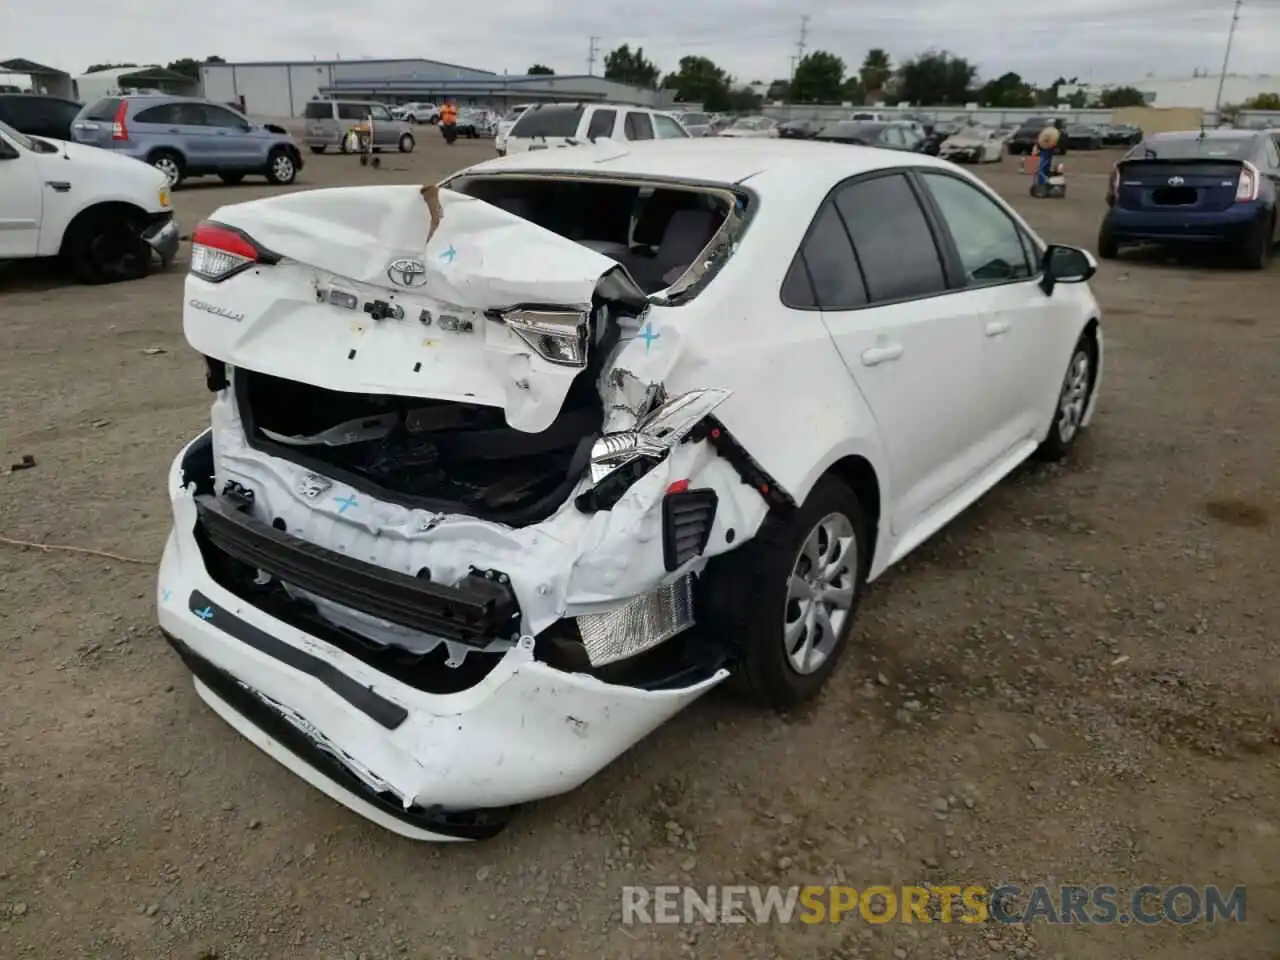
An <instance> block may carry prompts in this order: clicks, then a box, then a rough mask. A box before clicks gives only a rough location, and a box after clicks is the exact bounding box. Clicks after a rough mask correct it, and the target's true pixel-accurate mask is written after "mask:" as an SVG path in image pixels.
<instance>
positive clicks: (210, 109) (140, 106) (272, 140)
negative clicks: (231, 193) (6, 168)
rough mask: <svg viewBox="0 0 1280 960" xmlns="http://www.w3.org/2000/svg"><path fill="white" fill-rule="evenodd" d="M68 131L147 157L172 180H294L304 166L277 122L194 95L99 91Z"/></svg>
mask: <svg viewBox="0 0 1280 960" xmlns="http://www.w3.org/2000/svg"><path fill="white" fill-rule="evenodd" d="M71 137H72V139H73V140H75V142H76V143H84V144H88V145H90V146H94V147H102V148H103V149H105V150H111V151H112V152H114V153H119V154H123V155H124V156H128V157H133V158H134V159H136V160H141V161H143V162H144V163H149V164H151V165H152V166H153V167H155V168H156V169H157V170H159V171H160V172H161V173H163V174H164V175H165V176H166V177H168V178H169V184H170V185H171V186H177V185H178V184H179V183H181V182H182V181H183V180H186V179H187V178H188V177H203V176H211V175H216V176H218V177H220V178H222V181H223V182H224V183H239V182H240V181H241V180H243V179H244V178H245V177H246V176H264V177H266V178H267V180H269V181H270V182H271V183H279V184H285V183H293V181H294V179H296V178H297V176H298V171H299V170H301V169H302V154H301V152H300V151H299V150H298V145H297V144H296V143H294V141H293V137H291V136H289V132H288V131H287V130H285V129H284V128H283V127H278V126H276V125H275V124H271V123H267V124H259V123H254V122H253V121H252V120H250V119H249V118H248V117H246V116H245V115H244V114H243V113H240V112H239V111H237V110H234V109H232V108H231V107H228V106H227V105H226V104H222V103H213V102H211V101H209V100H199V99H196V98H194V97H170V96H129V97H104V98H102V99H101V100H97V101H95V102H94V103H91V104H89V105H88V106H87V107H85V108H84V109H82V110H81V111H80V112H79V114H77V115H76V118H75V120H73V121H72V122H71Z"/></svg>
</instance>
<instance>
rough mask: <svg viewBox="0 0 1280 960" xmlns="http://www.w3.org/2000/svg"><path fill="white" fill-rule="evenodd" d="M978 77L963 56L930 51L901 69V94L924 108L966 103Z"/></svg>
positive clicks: (905, 64)
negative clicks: (935, 105)
mask: <svg viewBox="0 0 1280 960" xmlns="http://www.w3.org/2000/svg"><path fill="white" fill-rule="evenodd" d="M977 76H978V69H977V67H975V66H974V65H973V64H971V63H970V62H969V61H968V60H966V59H964V58H963V57H957V56H954V55H953V54H951V53H948V52H947V51H946V50H934V49H929V50H926V51H925V52H924V53H922V54H920V55H919V56H917V57H916V58H915V59H913V60H908V61H907V62H906V63H904V64H902V65H901V66H899V67H898V79H899V81H900V89H899V90H898V94H899V96H900V97H901V98H902V99H903V100H906V101H907V102H909V103H915V104H920V105H922V106H930V105H934V104H951V103H954V104H963V103H967V102H968V100H969V91H970V89H971V88H972V87H973V82H974V80H975V79H977Z"/></svg>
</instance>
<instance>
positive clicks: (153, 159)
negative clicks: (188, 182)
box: [147, 150, 187, 187]
mask: <svg viewBox="0 0 1280 960" xmlns="http://www.w3.org/2000/svg"><path fill="white" fill-rule="evenodd" d="M147 162H148V163H150V164H151V165H152V166H153V167H155V168H156V169H157V170H159V171H160V172H161V173H163V174H164V176H165V179H166V180H168V181H169V186H171V187H176V186H177V185H178V184H180V183H181V182H182V180H183V178H184V177H185V176H186V175H187V173H186V164H184V163H183V162H182V157H180V156H179V155H178V154H176V153H174V152H173V151H172V150H157V151H156V152H155V153H153V154H151V156H150V157H148V158H147Z"/></svg>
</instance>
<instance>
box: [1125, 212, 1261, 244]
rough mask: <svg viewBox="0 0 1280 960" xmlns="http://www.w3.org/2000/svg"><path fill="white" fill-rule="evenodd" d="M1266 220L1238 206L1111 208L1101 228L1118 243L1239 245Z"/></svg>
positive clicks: (1258, 213) (1250, 237) (1253, 233)
mask: <svg viewBox="0 0 1280 960" xmlns="http://www.w3.org/2000/svg"><path fill="white" fill-rule="evenodd" d="M1266 216H1267V210H1266V208H1265V207H1263V206H1261V205H1260V204H1240V205H1239V206H1236V207H1231V208H1229V209H1227V210H1215V211H1209V212H1195V211H1191V210H1178V209H1177V208H1174V209H1172V210H1169V211H1167V212H1166V211H1164V210H1128V209H1125V208H1124V207H1112V208H1111V209H1110V211H1108V213H1107V218H1106V224H1105V226H1106V229H1107V230H1108V231H1110V233H1111V235H1112V236H1113V237H1115V239H1116V240H1117V241H1119V242H1121V243H1123V242H1126V241H1128V242H1137V241H1150V242H1166V243H1194V244H1240V243H1245V242H1246V241H1248V240H1250V239H1252V238H1253V237H1254V235H1255V233H1256V231H1257V230H1259V229H1260V228H1261V224H1262V223H1264V222H1265V218H1266Z"/></svg>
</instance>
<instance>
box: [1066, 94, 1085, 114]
mask: <svg viewBox="0 0 1280 960" xmlns="http://www.w3.org/2000/svg"><path fill="white" fill-rule="evenodd" d="M1088 105H1089V95H1088V94H1087V93H1085V92H1084V91H1083V90H1076V91H1075V92H1074V93H1072V94H1071V96H1069V97H1067V106H1068V107H1070V108H1071V109H1072V110H1083V109H1084V108H1085V107H1087V106H1088Z"/></svg>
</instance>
